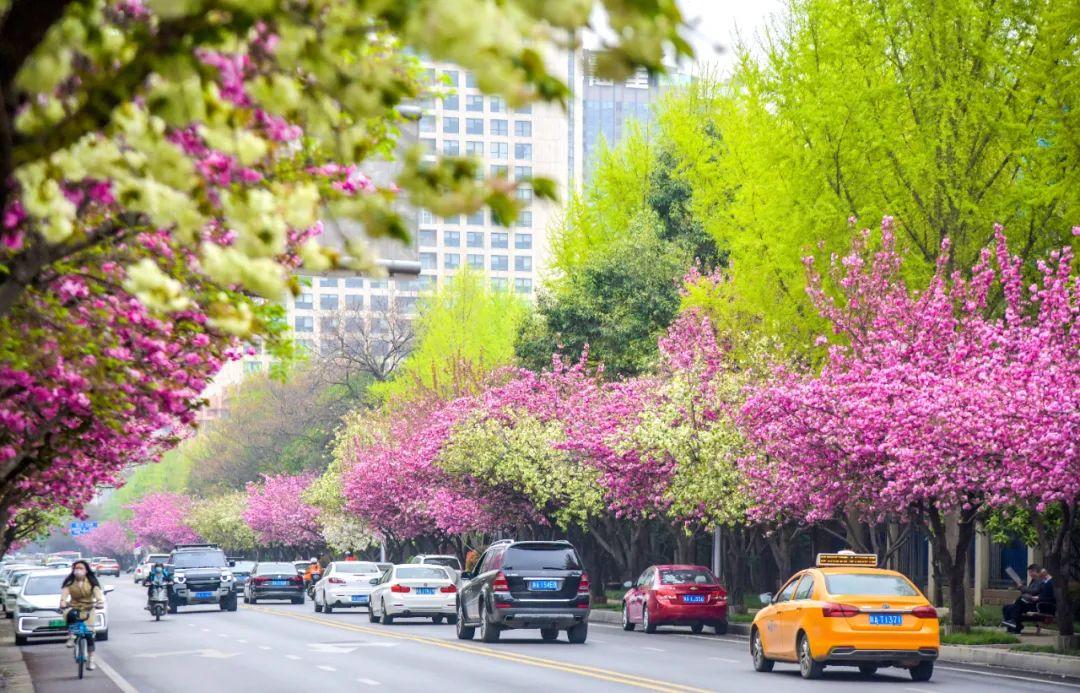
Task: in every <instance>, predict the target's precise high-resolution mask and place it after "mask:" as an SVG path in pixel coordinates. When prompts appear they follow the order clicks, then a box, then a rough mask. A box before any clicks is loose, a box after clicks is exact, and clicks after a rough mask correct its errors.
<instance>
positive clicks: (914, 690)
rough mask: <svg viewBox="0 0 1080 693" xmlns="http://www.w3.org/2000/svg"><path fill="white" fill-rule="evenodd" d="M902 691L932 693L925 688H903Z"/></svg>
mask: <svg viewBox="0 0 1080 693" xmlns="http://www.w3.org/2000/svg"><path fill="white" fill-rule="evenodd" d="M904 690H905V691H911V693H933V691H930V690H928V689H926V688H905V689H904Z"/></svg>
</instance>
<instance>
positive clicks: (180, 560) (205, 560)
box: [172, 551, 229, 568]
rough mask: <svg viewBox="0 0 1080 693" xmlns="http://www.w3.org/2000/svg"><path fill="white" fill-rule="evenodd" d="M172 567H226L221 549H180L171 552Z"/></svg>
mask: <svg viewBox="0 0 1080 693" xmlns="http://www.w3.org/2000/svg"><path fill="white" fill-rule="evenodd" d="M172 565H173V567H174V568H226V567H228V565H229V564H228V563H226V562H225V554H224V553H222V552H221V551H181V552H179V553H175V554H173V557H172Z"/></svg>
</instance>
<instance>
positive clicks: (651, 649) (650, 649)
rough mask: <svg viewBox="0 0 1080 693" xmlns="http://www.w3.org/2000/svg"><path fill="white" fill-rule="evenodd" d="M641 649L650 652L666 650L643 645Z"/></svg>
mask: <svg viewBox="0 0 1080 693" xmlns="http://www.w3.org/2000/svg"><path fill="white" fill-rule="evenodd" d="M641 649H643V650H649V651H651V652H666V650H661V649H660V648H659V647H643V648H641Z"/></svg>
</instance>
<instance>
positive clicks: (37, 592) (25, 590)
mask: <svg viewBox="0 0 1080 693" xmlns="http://www.w3.org/2000/svg"><path fill="white" fill-rule="evenodd" d="M69 572H70V571H68V570H42V571H39V572H35V573H32V574H31V575H30V576H29V577H28V578H27V579H26V581H25V582H23V583H22V585H20V586H19V592H18V594H16V596H15V644H16V645H25V644H27V643H28V642H30V640H31V639H37V638H62V637H67V633H68V630H67V623H66V622H65V621H64V615H63V613H61V610H60V592H61V591H62V590H63V582H64V578H66V577H67V576H68V573H69ZM102 591H104V592H105V593H106V594H108V593H109V592H112V591H113V586H112V585H104V586H103V587H102ZM90 625H91V626H92V628H93V629H94V637H95V639H97V640H108V639H109V604H108V601H107V600H106V602H105V606H104V608H101V609H95V610H94V620H93V624H90Z"/></svg>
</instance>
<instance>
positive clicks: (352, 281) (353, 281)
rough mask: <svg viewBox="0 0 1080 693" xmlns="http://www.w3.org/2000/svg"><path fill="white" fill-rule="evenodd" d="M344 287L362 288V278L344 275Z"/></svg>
mask: <svg viewBox="0 0 1080 693" xmlns="http://www.w3.org/2000/svg"><path fill="white" fill-rule="evenodd" d="M345 288H346V289H363V288H364V280H363V279H361V278H360V277H346V279H345Z"/></svg>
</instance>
